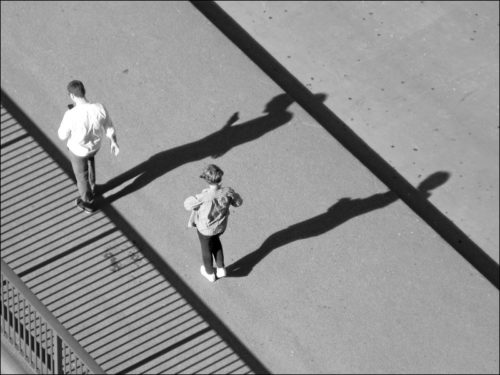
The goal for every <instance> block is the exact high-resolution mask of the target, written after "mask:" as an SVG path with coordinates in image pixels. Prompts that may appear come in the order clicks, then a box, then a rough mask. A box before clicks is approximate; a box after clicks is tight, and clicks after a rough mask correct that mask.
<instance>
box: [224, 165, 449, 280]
mask: <svg viewBox="0 0 500 375" xmlns="http://www.w3.org/2000/svg"><path fill="white" fill-rule="evenodd" d="M449 176H450V174H449V173H448V172H436V173H434V174H432V175H430V176H429V177H427V178H426V179H425V180H424V181H422V183H421V184H420V185H419V187H418V192H419V194H421V195H422V196H423V197H425V198H429V197H430V195H431V194H430V191H431V190H433V189H435V188H437V187H438V186H441V185H442V184H444V183H445V182H446V181H447V180H448V179H449ZM397 200H398V197H397V195H396V194H395V193H393V192H392V191H388V192H386V193H380V194H375V195H372V196H370V197H367V198H358V199H352V198H342V199H340V200H338V201H337V203H335V204H334V205H332V206H331V207H330V208H328V210H327V211H326V212H325V213H322V214H320V215H318V216H315V217H313V218H310V219H308V220H305V221H302V222H300V223H297V224H294V225H291V226H289V227H288V228H285V229H282V230H280V231H279V232H276V233H273V234H272V235H270V236H269V237H268V238H266V240H265V241H264V242H263V243H262V245H260V247H259V248H258V249H257V250H255V251H253V252H251V253H250V254H248V255H245V256H244V257H243V258H241V259H239V260H238V261H236V262H235V263H233V264H231V265H230V266H228V267H227V276H228V277H242V276H247V275H248V274H249V273H250V272H251V271H252V269H253V268H254V267H255V266H256V265H257V264H258V263H259V262H260V261H262V260H263V259H264V258H265V257H266V256H267V255H269V254H270V253H271V252H272V251H273V250H275V249H277V248H279V247H282V246H285V245H287V244H289V243H291V242H294V241H297V240H301V239H304V238H309V237H314V236H319V235H321V234H323V233H326V232H328V231H330V230H332V229H333V228H335V227H337V226H339V225H341V224H343V223H345V222H346V221H347V220H350V219H352V218H354V217H356V216H359V215H362V214H365V213H367V212H370V211H374V210H377V209H379V208H383V207H386V206H388V205H390V204H391V203H393V202H395V201H397Z"/></svg>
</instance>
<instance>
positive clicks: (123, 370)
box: [115, 327, 210, 374]
mask: <svg viewBox="0 0 500 375" xmlns="http://www.w3.org/2000/svg"><path fill="white" fill-rule="evenodd" d="M209 331H210V327H207V328H204V329H202V330H200V331H198V332H196V333H193V334H192V335H190V336H188V337H186V338H185V339H183V340H181V341H178V342H176V343H175V344H172V345H170V346H168V347H166V348H165V349H162V350H161V351H159V352H157V353H155V354H153V355H150V356H149V357H146V358H144V359H143V360H142V361H140V362H138V363H136V364H134V365H133V366H129V367H127V368H125V369H121V370H120V373H123V374H127V373H130V372H132V371H133V370H135V369H136V368H138V367H140V366H142V365H143V364H145V363H148V362H149V361H151V360H153V359H155V358H158V357H159V356H162V355H164V354H165V353H168V352H170V351H172V350H174V349H175V348H178V347H180V346H182V345H184V344H185V343H188V342H190V341H192V340H194V339H195V338H197V337H199V336H201V335H203V334H204V333H207V332H209ZM115 367H116V366H115Z"/></svg>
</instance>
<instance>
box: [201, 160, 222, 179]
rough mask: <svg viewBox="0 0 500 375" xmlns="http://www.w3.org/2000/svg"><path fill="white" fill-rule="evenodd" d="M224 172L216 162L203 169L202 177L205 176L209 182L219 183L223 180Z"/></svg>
mask: <svg viewBox="0 0 500 375" xmlns="http://www.w3.org/2000/svg"><path fill="white" fill-rule="evenodd" d="M223 174H224V172H223V171H222V169H220V168H219V167H218V166H216V165H215V164H209V165H207V166H206V167H205V169H203V172H202V173H201V176H200V177H201V178H203V179H204V180H205V181H206V182H208V183H209V184H218V183H219V182H221V181H222V175H223Z"/></svg>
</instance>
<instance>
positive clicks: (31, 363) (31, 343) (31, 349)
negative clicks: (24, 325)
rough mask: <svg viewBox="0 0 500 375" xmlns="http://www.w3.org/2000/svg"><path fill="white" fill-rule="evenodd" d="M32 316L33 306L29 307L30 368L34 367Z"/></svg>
mask: <svg viewBox="0 0 500 375" xmlns="http://www.w3.org/2000/svg"><path fill="white" fill-rule="evenodd" d="M31 315H32V312H31V304H29V305H28V320H29V326H28V341H29V344H28V346H29V349H30V350H29V363H30V366H31V367H33V348H32V346H33V340H32V339H31V321H32V319H31Z"/></svg>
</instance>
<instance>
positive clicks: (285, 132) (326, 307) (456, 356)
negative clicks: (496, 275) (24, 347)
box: [1, 2, 499, 373]
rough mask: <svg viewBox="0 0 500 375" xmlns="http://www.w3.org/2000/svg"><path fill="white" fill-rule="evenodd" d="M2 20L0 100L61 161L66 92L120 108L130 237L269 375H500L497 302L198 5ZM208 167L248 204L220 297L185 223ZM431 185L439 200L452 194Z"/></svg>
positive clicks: (103, 168) (442, 172) (15, 9)
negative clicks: (79, 85)
mask: <svg viewBox="0 0 500 375" xmlns="http://www.w3.org/2000/svg"><path fill="white" fill-rule="evenodd" d="M1 6H2V9H1V10H2V16H1V17H2V24H1V27H2V34H1V38H2V56H1V59H2V60H1V62H2V72H1V75H2V76H1V80H2V89H3V90H4V91H5V92H6V93H7V94H8V95H9V96H10V97H11V98H12V99H13V100H14V101H15V102H16V103H18V105H19V106H20V107H21V108H22V110H23V111H24V112H25V113H26V114H27V116H29V118H30V119H31V120H32V121H33V123H34V124H36V126H37V127H38V128H39V129H40V130H41V131H42V132H43V133H44V134H46V136H47V138H48V139H49V140H50V141H52V142H53V144H54V145H56V147H57V148H58V149H59V151H60V152H62V153H64V152H66V150H65V146H64V144H61V142H60V141H59V140H58V139H57V133H56V132H57V127H58V125H59V123H60V119H61V116H62V114H63V112H64V109H65V107H66V105H67V104H68V99H67V97H66V94H65V86H66V84H67V82H68V81H69V80H71V79H81V80H82V81H83V82H84V83H86V86H87V90H88V97H89V99H91V100H99V101H103V102H104V104H106V105H107V107H108V109H109V110H110V113H111V116H112V118H113V120H114V122H115V124H116V126H117V129H118V141H119V143H120V145H121V153H120V155H119V157H118V158H116V159H115V158H113V157H112V156H111V155H110V154H109V152H108V151H107V150H106V148H104V149H103V150H102V151H101V153H100V154H99V156H98V159H97V175H98V177H97V178H98V183H101V184H108V187H109V188H110V189H111V190H109V191H107V192H106V194H105V196H106V198H107V199H108V200H109V203H110V205H111V207H112V208H113V210H116V213H117V216H115V218H117V217H118V216H119V217H121V218H122V219H120V220H121V221H120V223H118V224H117V225H118V226H124V225H126V226H128V228H132V229H133V230H134V231H135V232H137V233H138V234H140V236H141V237H142V238H144V239H146V240H147V244H148V246H149V248H150V249H151V250H153V251H154V252H155V253H156V254H158V255H159V257H160V258H161V259H162V261H163V262H166V263H167V264H168V265H169V267H170V269H171V270H172V272H175V273H176V274H177V275H179V277H180V278H182V280H183V282H185V283H186V285H187V286H188V287H189V288H191V289H192V290H193V292H194V293H195V294H196V296H197V297H198V298H200V300H201V301H203V303H204V304H206V306H207V307H208V308H209V309H210V310H211V312H212V313H213V314H214V316H216V317H217V318H218V319H220V321H222V322H224V324H225V325H226V326H227V327H228V329H229V330H230V331H231V332H232V333H233V334H234V335H235V337H237V338H238V339H239V340H241V342H242V343H243V344H244V345H245V346H246V347H247V348H248V349H249V350H250V351H251V353H252V355H254V356H255V357H256V358H258V359H259V361H260V362H261V363H262V364H263V366H264V367H265V368H266V369H268V370H269V372H272V373H337V372H344V373H367V372H369V373H402V372H407V373H417V372H425V373H436V372H446V373H448V372H450V373H451V372H459V373H498V370H499V364H498V351H499V342H498V330H499V322H498V319H499V316H498V311H499V310H498V308H499V306H498V303H499V301H498V289H496V288H495V286H493V285H492V284H491V283H490V282H489V281H488V280H487V279H485V278H484V277H483V276H482V275H481V273H480V272H478V271H477V270H476V269H475V268H474V267H472V266H471V265H470V264H469V263H468V262H467V261H465V260H464V259H463V258H462V257H461V256H460V255H458V254H457V253H456V251H455V250H454V249H453V248H452V247H451V246H450V245H449V244H448V243H447V242H446V241H444V240H443V239H442V238H441V237H440V236H439V235H438V234H437V233H436V232H435V231H434V230H432V229H431V228H430V227H429V226H428V225H427V223H425V222H423V221H422V220H421V219H420V217H419V216H418V215H416V214H415V213H414V212H413V211H412V210H411V209H410V208H409V207H408V206H407V205H406V204H405V203H403V202H402V201H401V200H400V199H398V197H397V195H395V194H394V193H393V192H391V191H390V190H389V189H388V187H387V186H385V185H384V184H383V183H382V182H381V181H380V180H379V179H378V178H377V177H376V176H374V175H373V174H372V173H371V172H370V171H369V170H368V169H367V168H366V167H365V166H364V165H363V164H362V163H361V162H360V161H359V160H358V159H356V158H355V157H353V156H352V155H351V153H350V152H348V151H347V150H346V149H345V148H344V147H343V146H342V145H341V144H340V143H339V142H338V141H337V140H336V139H334V138H332V137H331V135H330V134H329V133H328V132H327V131H326V130H325V129H323V128H322V127H321V126H320V125H319V124H318V123H317V122H316V121H315V120H314V119H313V118H312V117H311V116H310V115H309V114H308V113H307V112H306V111H304V109H303V108H301V107H300V106H299V105H297V103H295V102H293V100H291V98H290V96H288V95H286V93H284V92H283V90H282V89H281V88H280V87H278V86H277V85H276V84H275V83H274V82H273V81H272V80H271V79H270V78H269V77H268V76H266V75H265V74H263V72H262V70H261V69H259V68H258V67H257V66H256V65H255V64H254V63H252V62H251V61H250V60H249V59H248V58H247V57H246V56H245V55H244V54H243V53H242V52H241V51H240V50H239V49H238V48H237V47H236V46H234V45H233V44H232V43H231V42H230V41H229V40H228V39H227V38H226V37H225V36H224V35H222V34H221V33H220V31H219V30H218V29H217V28H216V27H214V26H213V25H212V24H211V23H210V22H209V21H208V20H207V19H206V18H205V17H204V16H203V15H202V14H201V13H200V12H198V11H197V9H196V8H194V7H193V6H192V5H191V4H190V3H187V2H147V3H143V2H99V3H93V2H2V4H1ZM47 19H51V22H50V23H47V22H46V20H47ZM26 25H30V26H29V27H26ZM314 93H315V94H317V98H318V100H328V98H329V97H330V96H331V94H330V93H328V92H326V91H325V92H323V90H318V91H315V92H314ZM236 112H237V113H238V118H239V119H238V121H237V122H236V123H232V124H230V125H228V120H229V119H230V118H232V116H233V115H234V114H235V113H236ZM233 118H234V117H233ZM225 125H226V126H225ZM212 162H213V163H216V164H218V165H220V166H221V167H222V169H223V170H224V171H225V178H224V183H225V184H227V185H228V186H232V187H234V188H235V189H236V190H237V191H238V192H239V193H241V195H242V196H243V199H244V204H243V206H242V207H240V208H239V209H235V210H234V212H232V213H231V218H230V225H229V229H228V232H227V233H226V234H225V235H224V237H223V245H224V248H225V254H226V263H227V265H229V266H230V267H229V268H230V269H231V271H232V272H231V273H230V275H229V276H230V277H227V278H226V279H223V280H219V281H217V282H216V283H214V284H210V283H208V282H207V281H206V280H205V279H204V278H203V277H202V276H201V275H200V274H199V265H200V262H201V256H200V250H199V244H198V242H197V239H196V236H195V233H193V230H191V229H188V228H186V222H187V219H188V215H187V212H186V211H184V209H183V207H182V202H183V200H184V199H185V197H186V196H188V195H190V194H193V193H196V192H198V191H199V190H200V189H201V188H203V186H204V185H203V184H202V182H201V180H200V179H199V178H198V175H199V172H200V170H201V168H202V167H203V166H204V165H205V164H207V163H212ZM428 172H429V173H426V174H425V176H423V178H422V180H421V181H419V183H418V184H416V187H420V188H421V189H422V192H423V193H426V194H430V197H431V198H432V196H433V195H434V194H438V192H440V191H441V190H442V189H444V188H445V187H446V185H447V184H448V183H449V181H450V179H449V173H448V171H447V170H446V169H442V168H439V167H438V166H437V167H436V168H435V169H432V170H429V171H428ZM429 181H431V183H430V184H427V182H429ZM422 182H425V183H422ZM75 209H76V208H75ZM139 251H142V250H141V248H140V247H139ZM231 266H232V267H231ZM166 269H168V268H165V267H164V268H162V271H163V272H165V270H166ZM49 272H50V270H49ZM478 306H480V308H478Z"/></svg>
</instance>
